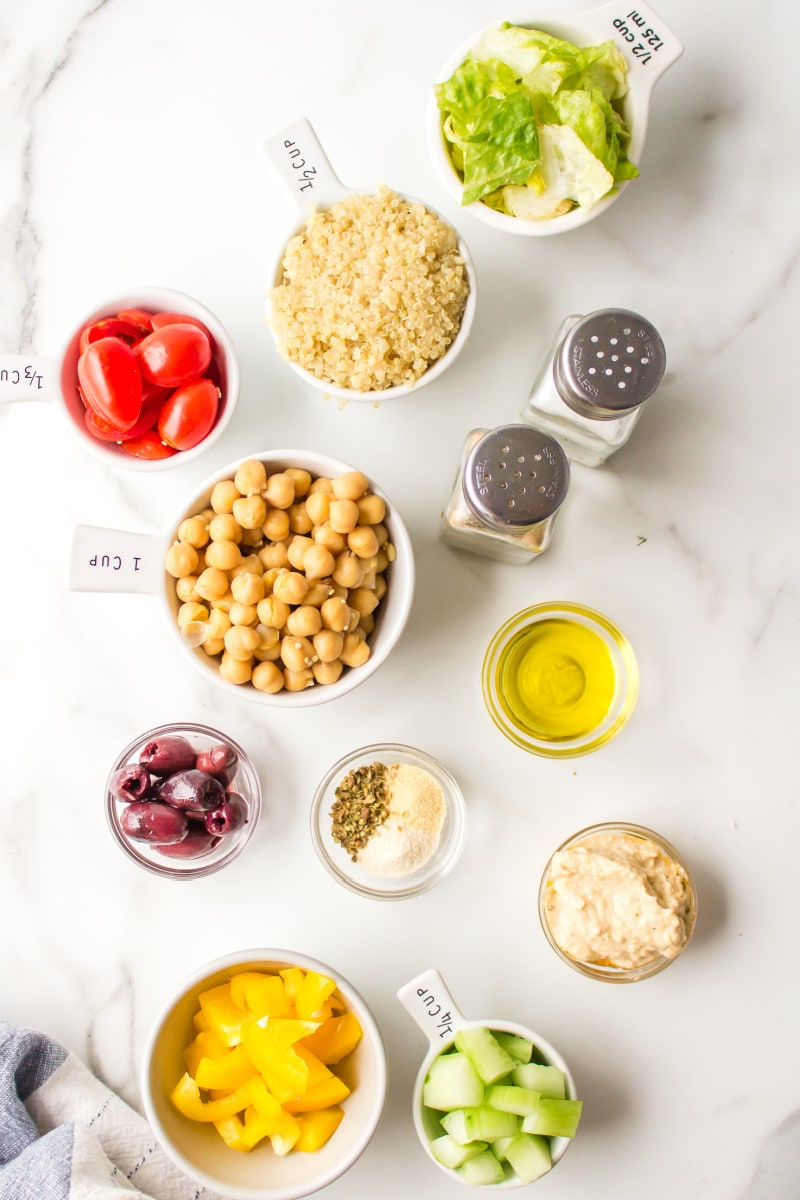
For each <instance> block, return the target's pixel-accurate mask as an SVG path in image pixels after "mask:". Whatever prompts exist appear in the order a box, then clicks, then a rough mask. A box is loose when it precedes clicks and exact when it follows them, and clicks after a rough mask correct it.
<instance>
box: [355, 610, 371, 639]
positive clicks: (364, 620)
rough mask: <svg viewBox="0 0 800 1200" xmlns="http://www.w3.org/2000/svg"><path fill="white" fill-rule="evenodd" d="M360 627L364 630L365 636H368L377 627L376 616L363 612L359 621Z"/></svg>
mask: <svg viewBox="0 0 800 1200" xmlns="http://www.w3.org/2000/svg"><path fill="white" fill-rule="evenodd" d="M358 628H359V629H360V630H362V631H363V634H364V637H365V638H368V637H369V635H370V634H371V633H372V632H373V631H374V629H375V617H374V615H373V614H372V613H362V614H361V620H360V621H359V622H358Z"/></svg>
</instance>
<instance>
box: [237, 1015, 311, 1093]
mask: <svg viewBox="0 0 800 1200" xmlns="http://www.w3.org/2000/svg"><path fill="white" fill-rule="evenodd" d="M242 1037H243V1039H244V1045H245V1048H246V1050H247V1053H248V1054H249V1056H250V1061H251V1062H252V1063H253V1066H254V1067H255V1068H256V1070H258V1071H259V1072H260V1073H261V1074H262V1075H263V1077H264V1080H265V1082H266V1084H267V1087H268V1088H269V1090H270V1091H271V1092H272V1094H273V1095H274V1096H275V1097H276V1099H277V1100H279V1101H280V1102H281V1103H283V1101H284V1100H289V1099H292V1098H293V1097H296V1096H302V1095H303V1093H304V1092H305V1090H306V1087H307V1086H308V1065H307V1064H306V1063H305V1062H303V1059H302V1058H301V1057H300V1055H299V1054H296V1053H295V1051H294V1050H293V1049H292V1047H291V1046H290V1045H281V1044H280V1041H279V1040H278V1039H276V1038H275V1037H272V1036H270V1035H269V1034H268V1033H267V1030H266V1029H264V1028H263V1027H262V1026H261V1025H260V1024H257V1023H256V1022H255V1021H249V1022H246V1023H245V1024H244V1025H243V1026H242Z"/></svg>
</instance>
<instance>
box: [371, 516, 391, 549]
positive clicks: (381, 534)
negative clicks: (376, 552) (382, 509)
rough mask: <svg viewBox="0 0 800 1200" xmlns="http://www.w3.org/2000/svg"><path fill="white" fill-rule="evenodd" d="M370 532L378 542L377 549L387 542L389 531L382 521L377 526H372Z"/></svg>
mask: <svg viewBox="0 0 800 1200" xmlns="http://www.w3.org/2000/svg"><path fill="white" fill-rule="evenodd" d="M372 532H373V533H374V534H375V537H376V538H377V540H378V549H380V548H381V547H382V546H385V545H386V543H387V542H388V541H389V530H388V529H387V528H386V526H385V525H384V524H383V522H382V521H379V522H378V524H377V525H373V526H372Z"/></svg>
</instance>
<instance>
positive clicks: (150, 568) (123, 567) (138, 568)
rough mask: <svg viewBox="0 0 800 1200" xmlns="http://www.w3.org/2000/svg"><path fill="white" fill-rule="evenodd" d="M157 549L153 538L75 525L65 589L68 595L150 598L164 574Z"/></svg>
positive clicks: (151, 535) (158, 539)
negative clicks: (125, 594) (126, 594)
mask: <svg viewBox="0 0 800 1200" xmlns="http://www.w3.org/2000/svg"><path fill="white" fill-rule="evenodd" d="M160 547H161V539H160V538H158V537H156V536H155V535H154V534H149V533H128V532H125V531H124V530H120V529H100V528H96V527H95V526H93V525H76V526H75V529H74V530H73V535H72V545H71V548H70V558H69V578H68V587H69V589H70V591H72V592H143V593H148V594H153V593H155V592H156V591H157V588H158V580H159V577H160V576H161V574H163V570H164V561H163V551H162V550H161V548H160Z"/></svg>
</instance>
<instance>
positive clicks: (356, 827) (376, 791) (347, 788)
mask: <svg viewBox="0 0 800 1200" xmlns="http://www.w3.org/2000/svg"><path fill="white" fill-rule="evenodd" d="M386 771H387V768H386V765H385V764H384V763H380V762H376V763H371V764H370V766H364V767H356V768H355V769H354V770H352V771H350V773H349V774H348V775H345V777H344V779H343V780H342V781H341V783H340V784H339V786H338V787H337V788H336V792H335V793H334V794H335V796H336V800H335V801H334V804H333V806H332V808H331V811H330V817H331V834H332V836H333V840H334V841H335V842H338V843H339V845H340V846H343V847H344V849H345V850H346V851H347V853H348V854H349V855H350V857H351V858H352V860H353V862H355V861H356V859H357V857H358V852H359V850H361V849H362V848H363V847H364V846H365V845H366V844H367V842H368V841H369V839H370V838H371V837H372V834H373V833H374V831H375V830H376V829H377V828H378V826H379V825H382V824H383V822H384V821H385V820H386V818H387V817H388V815H389V807H388V801H389V789H388V786H387V783H386Z"/></svg>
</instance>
